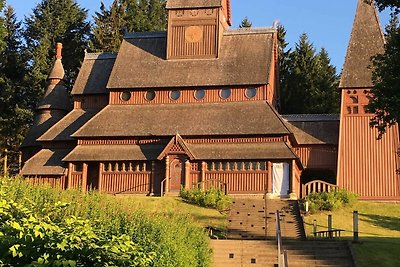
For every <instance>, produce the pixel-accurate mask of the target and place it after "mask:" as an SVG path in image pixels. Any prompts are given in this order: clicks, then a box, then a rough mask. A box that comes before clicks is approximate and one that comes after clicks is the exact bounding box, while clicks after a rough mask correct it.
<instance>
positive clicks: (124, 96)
mask: <svg viewBox="0 0 400 267" xmlns="http://www.w3.org/2000/svg"><path fill="white" fill-rule="evenodd" d="M131 96H132V94H131V92H129V91H125V92H122V93H121V95H120V96H119V97H120V98H121V100H122V101H129V100H130V99H131Z"/></svg>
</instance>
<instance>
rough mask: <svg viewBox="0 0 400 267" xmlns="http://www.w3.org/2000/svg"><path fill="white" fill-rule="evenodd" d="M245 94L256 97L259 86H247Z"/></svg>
mask: <svg viewBox="0 0 400 267" xmlns="http://www.w3.org/2000/svg"><path fill="white" fill-rule="evenodd" d="M245 95H246V97H247V98H254V97H255V96H256V95H257V88H255V87H249V88H247V89H246V92H245Z"/></svg>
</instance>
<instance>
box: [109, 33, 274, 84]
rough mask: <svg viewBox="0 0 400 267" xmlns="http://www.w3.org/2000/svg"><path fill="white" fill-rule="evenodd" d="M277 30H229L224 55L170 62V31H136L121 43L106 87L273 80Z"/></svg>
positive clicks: (223, 43) (224, 38) (224, 42)
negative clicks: (271, 75) (167, 43)
mask: <svg viewBox="0 0 400 267" xmlns="http://www.w3.org/2000/svg"><path fill="white" fill-rule="evenodd" d="M274 32H275V30H273V29H271V28H267V29H261V30H259V29H253V30H236V31H227V32H225V33H224V36H223V38H222V43H221V48H220V53H219V58H217V59H201V60H199V59H187V60H166V59H165V58H166V34H165V33H157V34H155V33H139V34H132V35H129V36H127V37H126V38H125V39H124V40H123V42H122V44H121V48H120V50H119V53H118V56H117V59H116V61H115V64H114V68H113V70H112V72H111V76H110V79H109V81H108V84H107V87H108V88H110V89H121V88H155V87H157V88H165V87H191V86H229V85H262V84H268V82H269V80H268V77H269V76H270V75H269V72H270V66H271V62H272V60H273V58H272V56H273V42H274V41H273V33H274ZM155 77H157V79H155Z"/></svg>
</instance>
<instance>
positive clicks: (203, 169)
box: [200, 161, 207, 191]
mask: <svg viewBox="0 0 400 267" xmlns="http://www.w3.org/2000/svg"><path fill="white" fill-rule="evenodd" d="M206 170H207V162H205V161H203V162H201V181H200V182H201V190H203V191H204V188H205V180H206Z"/></svg>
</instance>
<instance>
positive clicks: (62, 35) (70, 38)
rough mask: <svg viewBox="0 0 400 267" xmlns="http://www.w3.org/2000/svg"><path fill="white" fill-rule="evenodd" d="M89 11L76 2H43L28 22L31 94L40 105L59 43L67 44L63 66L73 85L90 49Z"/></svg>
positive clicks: (26, 23)
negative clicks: (85, 54)
mask: <svg viewBox="0 0 400 267" xmlns="http://www.w3.org/2000/svg"><path fill="white" fill-rule="evenodd" d="M86 18H87V10H85V9H83V8H81V7H80V6H79V5H78V4H77V3H76V2H75V1H74V0H42V1H41V2H40V3H39V4H38V5H37V6H36V7H35V8H34V9H33V14H32V15H30V16H29V17H27V18H26V19H25V26H26V29H25V32H24V36H25V41H26V44H27V50H28V55H29V61H30V62H31V65H30V66H29V73H30V78H29V79H30V81H32V85H31V89H32V94H34V95H36V96H37V99H36V101H35V102H37V101H38V100H39V99H40V98H41V97H42V95H43V93H44V89H45V81H46V77H47V75H48V74H49V71H50V70H51V68H52V65H53V62H54V56H55V51H54V50H55V49H54V46H55V44H56V43H57V42H61V43H63V44H64V49H63V65H64V69H65V73H66V78H67V79H68V80H69V81H70V82H72V81H73V80H74V78H75V76H76V74H77V70H78V68H79V66H80V64H81V61H82V59H83V56H84V50H85V49H86V48H87V46H88V37H89V34H90V23H89V22H87V21H86Z"/></svg>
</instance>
